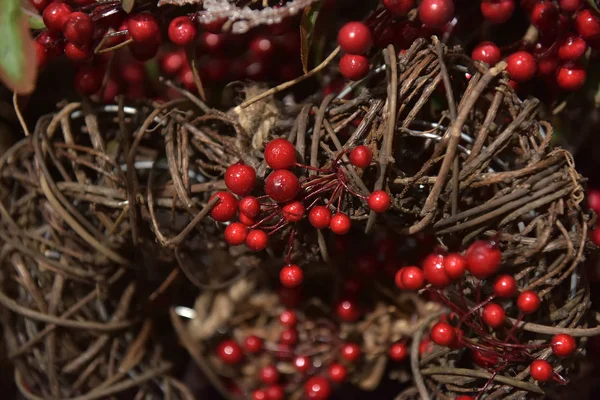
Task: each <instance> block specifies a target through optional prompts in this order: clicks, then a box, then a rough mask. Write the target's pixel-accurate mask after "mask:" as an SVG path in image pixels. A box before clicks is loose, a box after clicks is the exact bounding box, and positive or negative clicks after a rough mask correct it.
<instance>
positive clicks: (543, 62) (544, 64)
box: [537, 54, 559, 78]
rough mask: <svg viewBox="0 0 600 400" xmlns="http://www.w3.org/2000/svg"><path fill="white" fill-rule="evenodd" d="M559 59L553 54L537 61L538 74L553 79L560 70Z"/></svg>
mask: <svg viewBox="0 0 600 400" xmlns="http://www.w3.org/2000/svg"><path fill="white" fill-rule="evenodd" d="M558 63H559V59H558V57H556V56H555V55H553V54H550V55H547V56H542V57H540V58H538V60H537V72H538V74H539V75H540V76H542V77H548V78H550V77H553V76H554V74H555V73H556V69H557V68H558Z"/></svg>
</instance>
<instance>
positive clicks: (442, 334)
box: [430, 322, 456, 347]
mask: <svg viewBox="0 0 600 400" xmlns="http://www.w3.org/2000/svg"><path fill="white" fill-rule="evenodd" d="M430 337H431V340H433V342H434V343H435V344H437V345H438V346H446V347H448V346H450V345H452V344H454V343H455V342H456V331H455V330H454V328H453V327H452V325H450V324H449V323H447V322H438V323H437V324H435V325H434V326H433V328H431V334H430Z"/></svg>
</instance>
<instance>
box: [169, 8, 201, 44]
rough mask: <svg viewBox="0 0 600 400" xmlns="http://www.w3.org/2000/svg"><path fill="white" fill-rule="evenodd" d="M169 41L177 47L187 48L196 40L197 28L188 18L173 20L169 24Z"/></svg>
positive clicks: (182, 17)
mask: <svg viewBox="0 0 600 400" xmlns="http://www.w3.org/2000/svg"><path fill="white" fill-rule="evenodd" d="M168 34H169V40H170V41H171V42H173V43H175V44H176V45H179V46H187V45H188V44H190V43H192V42H193V41H194V40H195V39H196V35H197V34H198V28H196V23H195V22H193V21H192V20H191V19H190V18H189V17H188V16H185V15H184V16H181V17H176V18H174V19H173V20H172V21H171V22H170V23H169V31H168Z"/></svg>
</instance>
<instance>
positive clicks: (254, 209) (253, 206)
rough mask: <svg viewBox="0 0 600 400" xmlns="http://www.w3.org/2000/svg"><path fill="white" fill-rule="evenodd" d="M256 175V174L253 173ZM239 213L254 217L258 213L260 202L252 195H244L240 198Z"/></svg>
mask: <svg viewBox="0 0 600 400" xmlns="http://www.w3.org/2000/svg"><path fill="white" fill-rule="evenodd" d="M255 176H256V175H255ZM240 214H244V215H246V216H247V217H250V218H255V217H257V216H258V214H260V202H259V201H258V199H257V198H256V197H254V196H246V197H244V198H243V199H242V200H240Z"/></svg>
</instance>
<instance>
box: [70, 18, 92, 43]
mask: <svg viewBox="0 0 600 400" xmlns="http://www.w3.org/2000/svg"><path fill="white" fill-rule="evenodd" d="M63 34H64V35H65V39H67V40H68V41H69V42H71V43H74V44H76V45H79V46H83V45H87V44H89V43H90V42H91V41H92V37H93V36H94V22H93V21H92V18H90V16H89V15H87V14H85V13H82V12H74V13H71V14H70V15H69V18H67V22H66V23H65V25H64V27H63Z"/></svg>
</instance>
